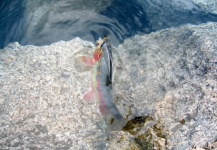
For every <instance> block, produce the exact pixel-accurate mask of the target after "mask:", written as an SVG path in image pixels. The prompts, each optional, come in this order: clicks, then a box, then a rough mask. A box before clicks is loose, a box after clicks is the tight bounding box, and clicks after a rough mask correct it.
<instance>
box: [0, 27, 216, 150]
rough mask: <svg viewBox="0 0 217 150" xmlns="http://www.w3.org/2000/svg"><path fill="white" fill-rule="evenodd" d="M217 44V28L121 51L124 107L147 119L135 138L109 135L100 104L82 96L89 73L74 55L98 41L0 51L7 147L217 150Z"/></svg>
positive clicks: (132, 43) (183, 31) (156, 38)
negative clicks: (75, 59)
mask: <svg viewBox="0 0 217 150" xmlns="http://www.w3.org/2000/svg"><path fill="white" fill-rule="evenodd" d="M216 39H217V24H216V23H209V24H203V25H200V26H192V25H186V26H183V27H179V28H172V29H167V30H161V31H159V32H156V33H152V34H149V35H144V36H135V37H134V38H131V39H127V40H125V42H124V43H123V44H122V45H119V47H118V48H116V49H115V51H114V52H115V53H114V58H115V60H114V61H115V62H119V63H116V64H117V65H116V67H115V68H116V69H115V80H114V81H115V84H114V88H115V92H116V97H117V99H116V103H117V105H118V108H119V109H120V111H121V112H122V113H123V115H124V116H125V117H126V118H128V120H131V119H133V118H134V117H138V116H141V118H143V119H141V118H140V119H138V118H137V123H138V124H139V125H140V128H139V129H138V132H137V131H136V127H135V128H133V129H132V131H131V132H130V133H131V134H130V133H128V132H126V131H129V128H128V129H126V130H125V131H119V132H112V131H109V130H107V128H106V127H105V124H104V122H103V119H102V118H101V116H100V115H99V113H98V104H97V102H96V103H94V104H88V103H87V102H85V101H83V99H82V98H83V95H84V94H85V93H86V92H87V91H88V90H90V72H89V71H82V69H80V67H79V66H77V64H76V63H75V62H74V58H75V56H76V55H78V54H80V53H85V54H91V53H92V52H93V51H94V45H93V44H92V43H90V42H87V41H82V40H81V39H79V38H75V39H73V40H71V41H69V42H58V43H54V44H52V45H49V46H42V47H37V46H31V45H29V46H20V45H19V44H18V43H12V44H10V45H9V46H7V47H6V48H5V49H3V50H2V51H1V54H0V85H1V86H0V149H94V150H96V149H99V150H101V149H109V150H114V149H120V150H121V149H153V148H158V149H174V150H180V149H199V148H203V149H205V148H209V149H215V148H217V147H216V145H217V144H216V139H217V111H216V108H217V40H216ZM118 56H120V58H121V60H119V59H118ZM144 118H146V121H144V120H145V119H144ZM147 118H148V119H147ZM142 122H143V123H144V124H142ZM132 124H136V123H135V121H134V122H132ZM137 128H138V126H137Z"/></svg>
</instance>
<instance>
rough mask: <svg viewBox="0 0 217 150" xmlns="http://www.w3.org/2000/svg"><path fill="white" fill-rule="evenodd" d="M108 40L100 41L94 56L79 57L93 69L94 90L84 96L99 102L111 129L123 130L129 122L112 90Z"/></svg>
mask: <svg viewBox="0 0 217 150" xmlns="http://www.w3.org/2000/svg"><path fill="white" fill-rule="evenodd" d="M107 41H108V38H107V37H105V38H103V39H99V40H98V42H97V46H96V49H95V52H94V54H93V56H91V57H90V56H79V58H78V59H80V60H81V61H82V62H83V64H86V65H87V66H89V67H92V69H91V86H92V90H91V91H89V92H87V93H86V94H85V95H84V99H85V100H86V101H88V102H93V101H94V100H98V101H99V110H100V113H101V115H102V116H103V118H104V119H105V122H106V124H107V126H108V127H109V129H111V130H114V131H118V130H122V129H123V127H124V126H125V125H126V123H127V120H126V119H125V118H124V117H123V115H122V114H121V113H120V111H119V110H118V108H117V106H116V105H115V103H114V92H113V88H112V73H113V72H112V51H111V49H109V48H108V46H107Z"/></svg>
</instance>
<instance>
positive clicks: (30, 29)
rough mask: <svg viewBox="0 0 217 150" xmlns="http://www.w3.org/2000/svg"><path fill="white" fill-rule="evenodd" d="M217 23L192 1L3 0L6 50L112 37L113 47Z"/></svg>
mask: <svg viewBox="0 0 217 150" xmlns="http://www.w3.org/2000/svg"><path fill="white" fill-rule="evenodd" d="M208 21H215V22H216V21H217V15H215V14H210V13H208V12H205V11H202V10H201V9H200V8H199V7H198V6H196V5H194V4H193V3H192V2H191V1H190V0H189V1H187V0H183V1H182V3H180V1H179V0H174V1H169V0H165V1H162V2H161V1H150V0H100V1H98V0H89V1H87V0H61V1H58V0H37V1H27V0H0V48H3V47H5V46H7V45H8V44H9V43H10V42H15V41H17V42H19V43H20V44H21V45H27V44H32V45H48V44H51V43H53V42H57V41H60V40H64V41H67V40H71V39H72V38H74V37H80V38H82V39H84V40H89V41H93V42H94V41H96V39H98V38H99V36H103V35H109V36H110V37H111V41H112V44H113V45H118V44H119V43H122V42H123V40H124V39H126V38H129V37H131V36H134V35H136V34H139V35H142V34H148V33H150V32H153V31H157V30H160V29H164V28H169V27H176V26H180V25H183V24H186V23H191V24H200V23H204V22H208Z"/></svg>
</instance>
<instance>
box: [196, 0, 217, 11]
mask: <svg viewBox="0 0 217 150" xmlns="http://www.w3.org/2000/svg"><path fill="white" fill-rule="evenodd" d="M192 1H193V2H194V4H195V5H197V6H199V7H200V8H201V9H203V10H204V11H206V12H210V13H213V14H217V1H216V0H208V1H206V0H192Z"/></svg>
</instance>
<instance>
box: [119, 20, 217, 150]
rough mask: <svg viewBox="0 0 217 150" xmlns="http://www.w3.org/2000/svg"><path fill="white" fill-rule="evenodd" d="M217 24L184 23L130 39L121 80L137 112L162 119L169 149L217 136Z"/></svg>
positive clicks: (122, 89) (199, 143) (123, 53)
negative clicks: (197, 24)
mask: <svg viewBox="0 0 217 150" xmlns="http://www.w3.org/2000/svg"><path fill="white" fill-rule="evenodd" d="M216 39H217V24H213V23H210V24H204V25H201V26H190V25H188V26H184V27H180V28H173V29H169V30H162V31H159V32H157V33H153V34H150V35H147V36H141V37H139V36H137V37H135V38H132V39H128V40H126V41H125V43H124V44H123V45H121V46H119V47H118V49H119V53H120V55H121V58H122V60H123V62H122V63H123V64H124V65H123V68H122V74H121V75H120V77H119V78H118V80H117V82H116V84H117V89H119V90H120V92H121V94H122V95H125V96H129V97H131V98H132V99H134V105H133V107H132V108H133V112H137V116H154V117H155V119H156V120H161V121H162V122H163V124H164V128H165V129H164V130H166V131H167V133H168V135H167V138H168V141H167V143H168V145H167V146H168V148H169V149H172V148H174V149H177V150H180V149H188V148H191V147H193V146H201V147H202V146H204V145H206V143H207V142H214V141H216V140H217V109H216V108H217V45H216V44H217V40H216Z"/></svg>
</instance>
